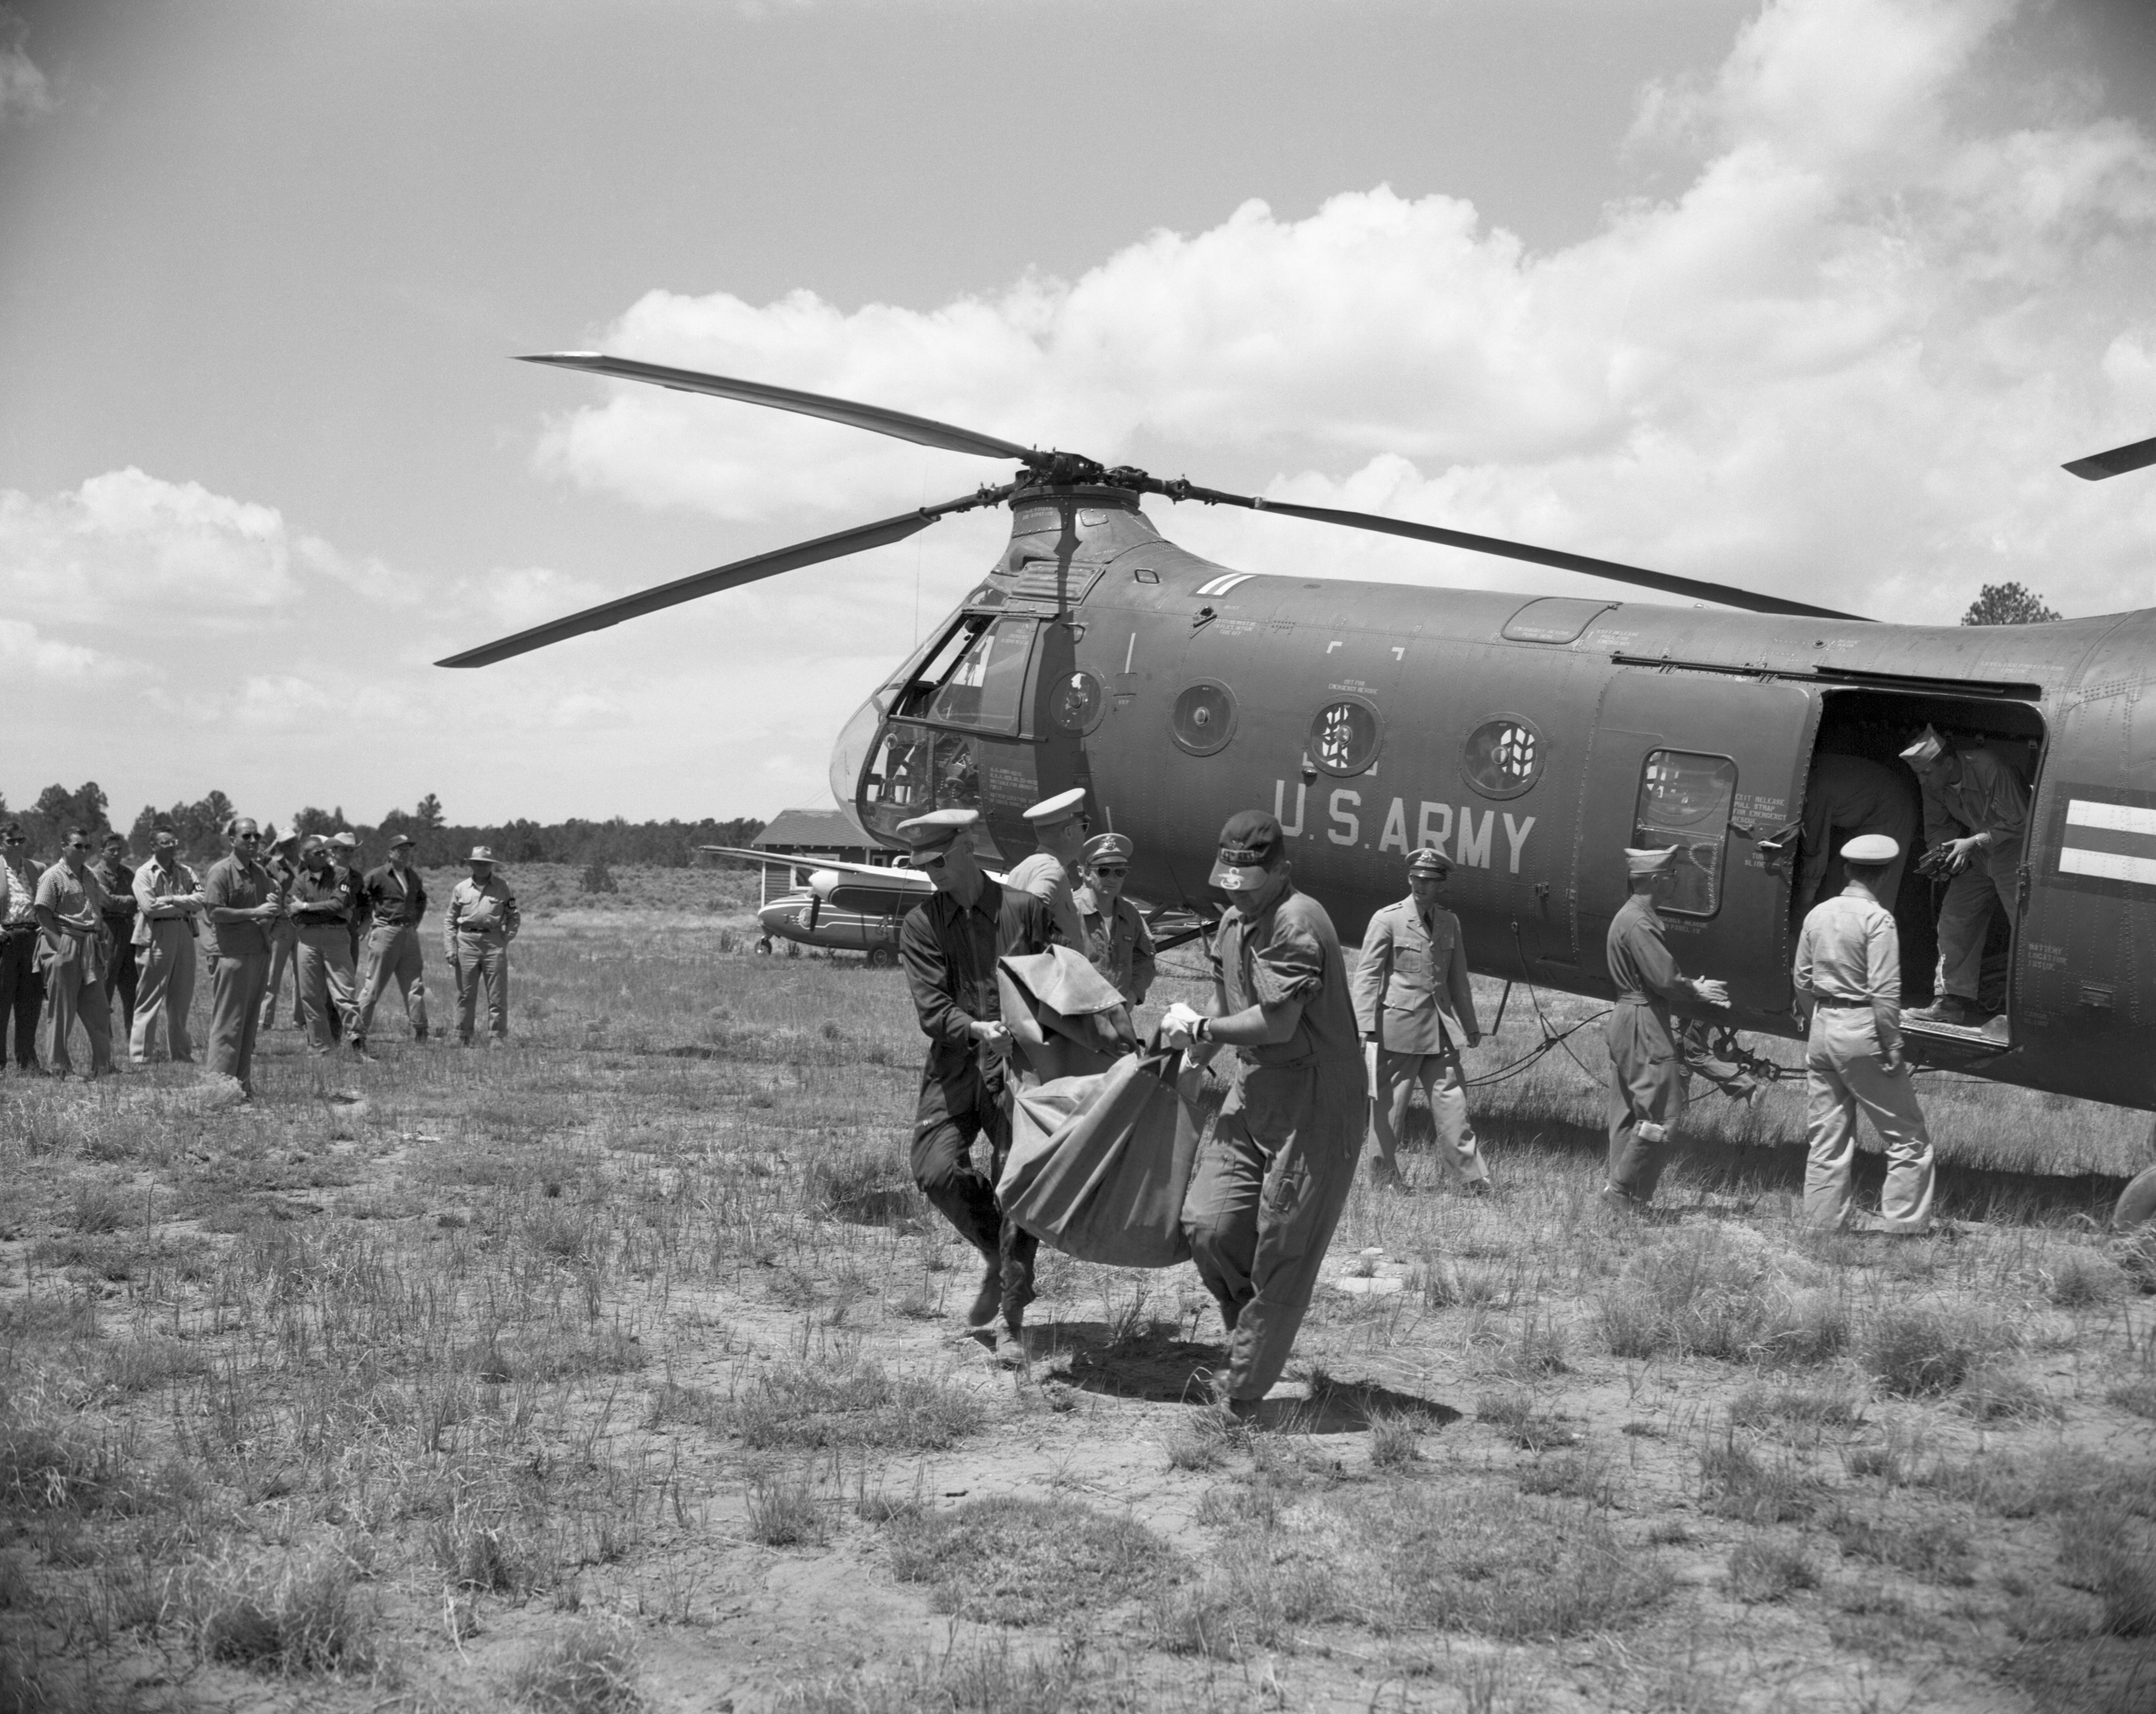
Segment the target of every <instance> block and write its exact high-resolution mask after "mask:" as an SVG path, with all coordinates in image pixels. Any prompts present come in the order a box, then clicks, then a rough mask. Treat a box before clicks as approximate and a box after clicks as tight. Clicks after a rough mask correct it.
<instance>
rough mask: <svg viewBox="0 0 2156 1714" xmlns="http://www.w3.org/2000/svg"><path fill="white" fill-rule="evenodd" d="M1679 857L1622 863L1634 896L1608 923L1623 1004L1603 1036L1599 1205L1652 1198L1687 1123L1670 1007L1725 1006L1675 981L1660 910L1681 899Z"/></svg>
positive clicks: (1708, 989) (1694, 982) (1705, 984)
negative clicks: (1605, 1145) (1605, 1061)
mask: <svg viewBox="0 0 2156 1714" xmlns="http://www.w3.org/2000/svg"><path fill="white" fill-rule="evenodd" d="M1625 872H1626V874H1627V875H1629V876H1630V879H1631V885H1632V895H1631V897H1630V898H1629V899H1627V900H1625V902H1624V904H1623V905H1621V906H1619V907H1618V911H1617V914H1616V916H1614V917H1613V918H1612V919H1611V920H1610V923H1609V939H1608V942H1607V956H1608V958H1609V980H1610V982H1611V983H1612V984H1613V985H1614V987H1615V988H1616V990H1617V1003H1616V1005H1615V1007H1614V1008H1613V1009H1612V1010H1611V1012H1610V1014H1609V1023H1608V1024H1606V1025H1604V1039H1605V1040H1607V1041H1608V1043H1609V1183H1608V1184H1607V1185H1605V1186H1604V1188H1603V1191H1602V1198H1603V1200H1604V1202H1606V1203H1609V1204H1610V1205H1611V1206H1612V1207H1613V1208H1619V1209H1627V1210H1630V1211H1637V1210H1639V1209H1644V1208H1645V1207H1646V1205H1647V1204H1648V1203H1650V1202H1652V1201H1653V1200H1654V1198H1655V1185H1656V1184H1658V1183H1661V1177H1662V1167H1663V1166H1664V1164H1665V1163H1666V1162H1667V1161H1668V1159H1669V1155H1670V1145H1671V1140H1672V1133H1673V1132H1675V1131H1676V1125H1677V1121H1678V1120H1680V1119H1681V1118H1682V1117H1683V1116H1684V1110H1685V1083H1684V1066H1683V1064H1682V1062H1681V1061H1680V1060H1678V1058H1677V1049H1676V1039H1675V1037H1674V1036H1673V1035H1672V1034H1671V1025H1670V1007H1671V1004H1672V1003H1682V1002H1685V1001H1697V1002H1699V1003H1702V1004H1705V1005H1709V1006H1726V1005H1727V1004H1728V1003H1729V989H1728V988H1727V986H1726V985H1725V984H1723V983H1719V982H1715V981H1712V980H1709V979H1707V978H1704V977H1688V976H1684V975H1681V974H1680V973H1679V972H1678V970H1677V966H1676V959H1674V958H1672V957H1671V956H1670V948H1669V942H1668V941H1667V940H1666V938H1665V931H1664V926H1663V923H1662V917H1661V912H1660V911H1657V910H1656V909H1655V903H1656V901H1659V900H1662V899H1666V898H1667V897H1669V895H1671V893H1672V892H1674V891H1675V890H1676V849H1675V848H1674V847H1672V846H1663V847H1661V848H1660V849H1655V850H1651V851H1644V850H1630V849H1628V850H1627V851H1626V852H1625Z"/></svg>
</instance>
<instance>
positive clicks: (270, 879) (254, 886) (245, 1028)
mask: <svg viewBox="0 0 2156 1714" xmlns="http://www.w3.org/2000/svg"><path fill="white" fill-rule="evenodd" d="M226 833H227V834H228V836H229V838H230V839H231V841H232V854H231V855H230V856H229V857H227V858H225V859H223V860H222V861H220V862H218V863H216V864H213V865H211V868H210V871H209V873H208V875H205V876H203V905H204V906H206V907H207V915H208V917H209V920H210V923H211V925H212V926H213V928H214V930H215V931H216V934H217V966H216V968H215V969H214V970H213V972H211V976H210V1011H209V1069H210V1070H212V1071H214V1072H216V1073H218V1075H220V1076H224V1077H229V1078H231V1079H232V1080H234V1082H236V1083H237V1084H239V1090H240V1094H241V1096H243V1097H244V1099H246V1100H249V1101H252V1100H253V1099H254V1032H255V1029H256V1027H257V1026H258V1025H259V1023H260V1021H261V1006H262V990H263V989H264V987H266V986H267V985H268V983H269V937H270V934H271V931H273V930H274V929H275V926H276V925H277V924H278V923H279V922H280V921H283V919H284V916H285V895H284V890H283V889H282V888H281V887H280V885H278V883H277V880H276V878H275V876H273V875H271V874H270V873H269V870H268V869H266V868H265V867H264V865H263V863H262V859H261V847H262V830H261V829H259V827H257V826H256V825H255V824H254V821H253V819H250V818H249V817H247V816H244V815H243V816H240V817H238V818H236V819H234V821H233V822H232V823H231V824H229V825H228V827H227V829H226Z"/></svg>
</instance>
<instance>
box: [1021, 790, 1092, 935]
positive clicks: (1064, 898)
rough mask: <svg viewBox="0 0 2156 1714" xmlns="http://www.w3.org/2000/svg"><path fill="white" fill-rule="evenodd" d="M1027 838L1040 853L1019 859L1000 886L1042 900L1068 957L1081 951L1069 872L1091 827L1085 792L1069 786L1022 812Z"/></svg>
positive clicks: (1079, 925) (1082, 932)
mask: <svg viewBox="0 0 2156 1714" xmlns="http://www.w3.org/2000/svg"><path fill="white" fill-rule="evenodd" d="M1025 819H1026V821H1027V822H1028V823H1029V824H1030V825H1031V827H1032V829H1033V837H1034V840H1035V841H1036V842H1037V843H1038V844H1039V846H1040V849H1039V850H1038V851H1035V852H1034V854H1032V855H1031V856H1030V857H1026V858H1022V859H1020V860H1019V861H1018V862H1017V863H1015V864H1014V865H1011V867H1010V869H1009V870H1008V871H1006V873H1005V874H1004V885H1005V886H1009V887H1016V888H1017V889H1018V890H1019V891H1020V892H1022V893H1031V894H1032V895H1034V897H1035V898H1036V899H1039V900H1042V901H1045V903H1046V904H1047V906H1048V908H1049V911H1050V914H1051V915H1052V916H1053V917H1054V919H1055V937H1056V938H1057V939H1058V940H1060V941H1061V942H1063V944H1064V945H1065V946H1066V947H1070V949H1071V950H1072V951H1073V952H1081V953H1082V952H1084V951H1085V950H1086V926H1085V925H1084V924H1083V923H1082V922H1081V921H1079V919H1078V903H1077V897H1076V893H1075V888H1074V886H1073V885H1072V880H1071V874H1070V871H1071V870H1072V869H1073V868H1074V867H1075V865H1077V862H1078V860H1079V856H1080V854H1081V853H1082V852H1083V851H1084V850H1085V849H1086V834H1087V833H1088V832H1089V831H1090V830H1091V827H1092V822H1091V819H1089V818H1088V817H1087V815H1086V793H1085V791H1084V789H1083V788H1081V787H1077V786H1073V787H1072V788H1070V790H1069V791H1067V792H1058V793H1056V794H1055V796H1054V797H1053V798H1042V799H1041V801H1040V802H1039V803H1036V804H1034V806H1033V808H1030V809H1029V810H1027V811H1026V812H1025Z"/></svg>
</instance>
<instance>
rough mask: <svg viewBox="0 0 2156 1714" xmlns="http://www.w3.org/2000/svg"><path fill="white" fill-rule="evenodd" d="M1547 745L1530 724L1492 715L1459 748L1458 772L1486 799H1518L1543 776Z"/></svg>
mask: <svg viewBox="0 0 2156 1714" xmlns="http://www.w3.org/2000/svg"><path fill="white" fill-rule="evenodd" d="M1547 758H1548V744H1547V743H1546V742H1544V740H1543V735H1542V732H1541V731H1540V730H1539V729H1538V728H1537V726H1535V724H1534V722H1533V721H1529V720H1523V719H1522V718H1521V717H1520V716H1518V715H1517V714H1495V715H1492V716H1490V718H1489V719H1487V720H1486V721H1483V722H1482V724H1481V726H1477V727H1476V728H1475V730H1474V731H1471V732H1470V733H1469V734H1468V735H1467V737H1466V742H1463V743H1462V744H1461V745H1460V772H1462V773H1464V774H1466V776H1467V783H1468V784H1469V785H1471V786H1472V787H1474V788H1475V789H1476V791H1478V792H1480V793H1481V794H1482V795H1483V796H1484V797H1486V798H1517V797H1518V796H1519V795H1520V793H1522V792H1524V791H1526V790H1527V788H1528V787H1529V786H1532V784H1534V783H1535V782H1536V781H1537V779H1539V778H1540V777H1542V772H1543V762H1544V761H1545V760H1547Z"/></svg>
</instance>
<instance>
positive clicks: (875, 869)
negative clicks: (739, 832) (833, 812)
mask: <svg viewBox="0 0 2156 1714" xmlns="http://www.w3.org/2000/svg"><path fill="white" fill-rule="evenodd" d="M696 849H698V850H699V851H708V852H710V853H711V855H713V856H715V857H738V858H739V859H741V860H742V862H744V863H761V864H762V865H763V866H764V867H765V868H767V869H807V870H819V869H829V870H834V871H836V872H837V873H838V874H840V875H865V876H867V877H870V879H872V880H878V881H880V882H882V883H883V884H884V885H885V886H887V887H889V888H890V889H891V891H893V892H895V893H920V894H921V895H924V896H925V895H927V894H929V893H932V892H934V891H935V890H936V889H935V887H934V885H932V883H931V882H930V880H929V879H928V877H927V875H923V874H921V871H920V870H917V869H900V868H896V867H886V866H885V865H881V864H877V863H839V862H836V861H834V860H831V859H829V858H825V857H788V856H786V855H785V854H783V853H780V852H773V851H752V850H749V849H747V848H746V847H745V846H741V845H699V846H697V847H696Z"/></svg>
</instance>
